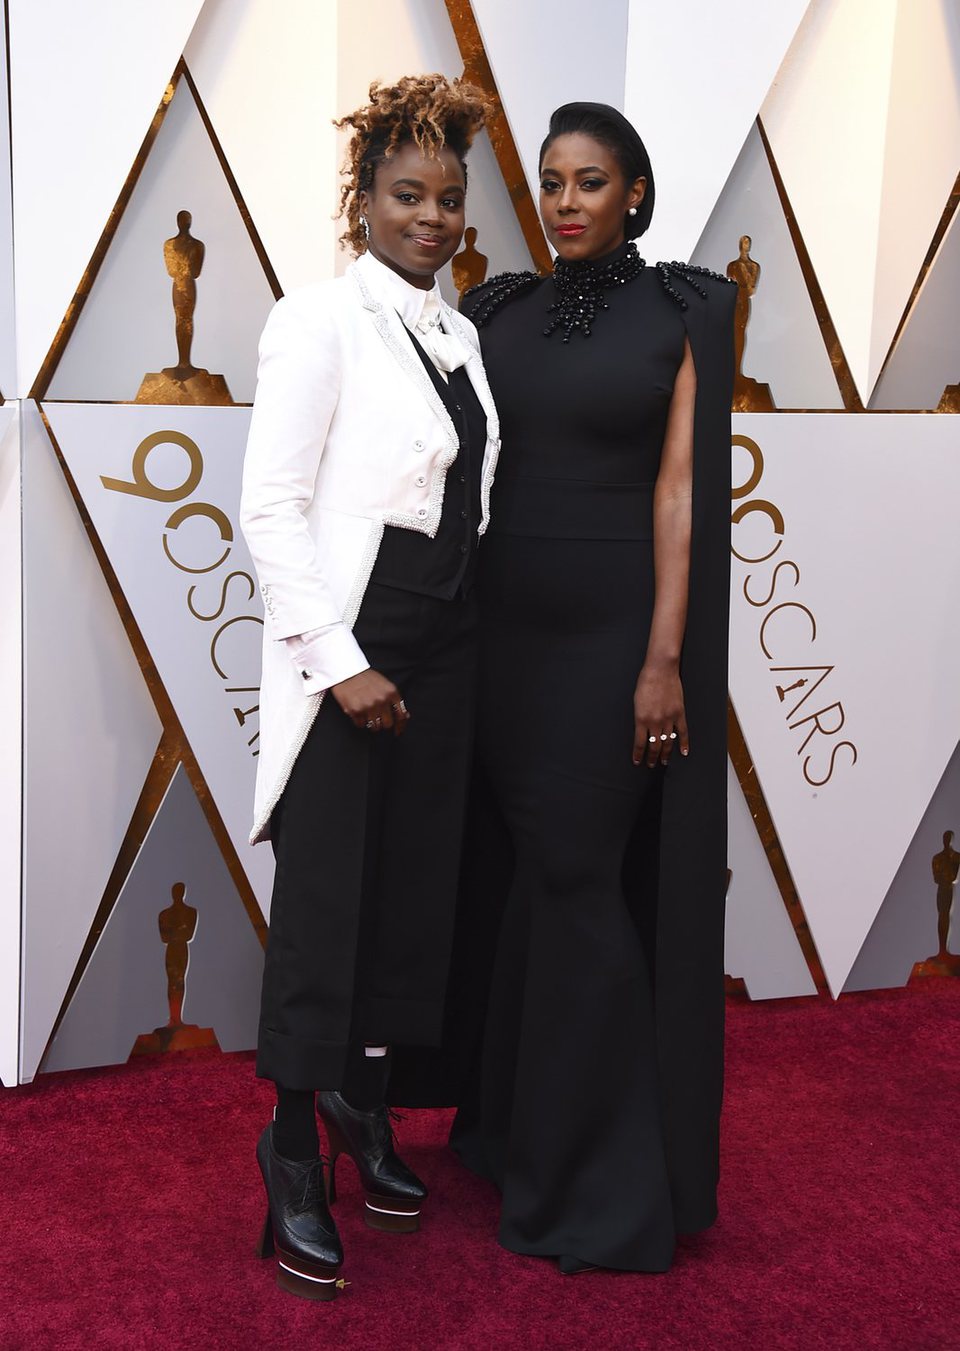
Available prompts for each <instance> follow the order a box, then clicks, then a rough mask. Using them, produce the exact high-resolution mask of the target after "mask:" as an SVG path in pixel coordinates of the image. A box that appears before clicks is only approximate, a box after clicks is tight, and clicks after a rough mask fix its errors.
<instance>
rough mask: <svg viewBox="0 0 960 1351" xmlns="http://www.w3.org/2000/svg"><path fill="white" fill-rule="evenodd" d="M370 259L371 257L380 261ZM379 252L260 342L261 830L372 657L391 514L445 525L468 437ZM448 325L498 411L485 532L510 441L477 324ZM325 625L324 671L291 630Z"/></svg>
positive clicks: (488, 453)
mask: <svg viewBox="0 0 960 1351" xmlns="http://www.w3.org/2000/svg"><path fill="white" fill-rule="evenodd" d="M371 264H372V266H371ZM378 267H379V265H378V264H376V263H375V261H374V260H369V259H366V258H365V257H361V258H359V259H358V260H357V261H356V262H355V263H352V264H351V266H350V267H349V268H348V269H347V272H346V273H345V275H344V276H342V277H339V278H337V279H336V280H334V281H326V282H320V283H317V284H316V285H313V286H308V287H305V288H304V289H303V290H300V291H297V292H295V293H293V294H291V295H288V296H285V297H284V298H283V299H282V300H280V301H279V302H278V303H277V305H276V306H275V307H274V309H273V310H272V312H271V314H270V317H269V318H268V320H267V324H266V327H265V328H264V331H263V336H262V337H261V340H260V364H259V369H258V375H257V393H256V399H255V402H254V406H253V415H252V419H251V423H250V434H249V438H248V441H247V451H246V458H245V461H244V470H243V491H242V496H241V504H240V524H241V528H242V529H243V533H244V535H245V537H246V540H247V544H248V545H249V548H250V553H251V555H252V558H253V562H254V564H255V566H256V569H257V574H258V577H259V581H260V591H261V594H262V596H263V603H264V608H265V611H266V616H265V623H264V642H263V670H262V679H261V689H260V756H259V761H258V769H257V787H256V799H255V805H254V824H253V831H252V834H251V837H250V838H251V843H254V844H256V843H257V842H258V841H260V840H264V839H266V838H268V835H269V826H270V814H271V812H272V811H273V808H274V806H275V805H276V803H277V802H278V800H279V798H280V795H281V793H282V792H283V789H284V787H285V785H286V782H287V779H288V778H289V776H290V771H291V769H292V768H293V765H294V762H295V760H296V757H297V755H298V753H299V751H300V748H301V747H302V745H303V743H304V741H305V740H306V736H307V733H308V731H309V730H310V726H311V724H312V723H313V720H314V718H315V717H316V715H317V712H318V710H319V707H320V703H321V701H322V699H323V696H324V693H325V691H326V689H328V688H329V687H330V686H331V685H334V684H336V683H337V682H338V681H340V680H343V679H346V678H347V676H349V675H352V674H354V673H355V672H357V671H359V670H362V669H363V668H364V667H365V666H366V665H367V663H366V661H365V660H364V659H363V654H362V653H361V652H360V649H359V647H358V646H357V643H356V640H355V639H354V637H353V634H352V632H351V629H352V626H353V623H354V621H355V620H356V617H357V613H358V611H359V609H360V603H361V601H362V600H363V594H364V591H365V589H366V586H367V582H368V580H369V577H370V573H371V571H372V569H373V565H374V562H375V561H376V557H377V551H378V549H379V547H380V541H381V539H382V537H383V529H384V526H385V525H393V526H399V527H401V528H403V529H407V530H419V531H421V532H422V533H424V534H426V535H430V536H431V537H432V536H434V535H435V534H436V531H437V527H438V525H439V523H440V512H441V508H442V506H443V491H444V481H445V478H446V472H447V469H448V467H449V466H450V465H451V464H452V463H453V461H454V459H455V458H456V454H457V450H458V438H457V433H456V431H455V429H454V426H453V423H452V421H451V419H450V416H449V414H448V413H447V410H446V408H445V407H444V404H443V401H442V399H441V398H440V397H439V395H438V394H437V391H436V389H435V388H434V386H433V384H432V383H431V381H430V378H429V376H428V374H427V372H426V370H425V369H424V367H423V364H422V362H421V361H420V359H419V358H418V356H417V354H416V352H415V351H414V349H413V346H412V344H411V341H410V337H409V335H408V333H407V331H406V330H405V328H404V326H403V322H402V320H401V319H400V316H399V315H398V314H397V312H396V310H395V309H393V308H392V306H391V305H390V304H389V303H385V302H384V301H383V300H382V299H378V296H377V283H378V280H379V278H378V275H377V271H378ZM441 326H442V327H443V329H444V330H445V331H447V332H451V333H453V334H455V335H456V336H457V337H458V338H460V340H461V341H462V342H463V343H464V345H465V346H466V348H467V350H468V351H469V353H470V356H469V360H468V361H467V364H466V371H467V374H468V376H469V378H470V381H471V383H472V384H473V387H474V389H475V390H476V392H477V396H478V398H479V399H480V402H481V404H482V405H483V408H484V411H485V412H486V415H487V443H486V447H485V451H484V459H483V471H482V479H481V507H482V514H481V522H480V526H479V533H480V534H481V535H482V534H483V533H484V531H485V530H486V528H487V522H488V520H489V503H490V488H491V485H492V483H493V475H494V470H495V467H496V462H497V455H498V453H499V449H500V439H499V424H498V421H497V414H496V409H495V407H494V403H493V399H492V397H491V395H490V389H489V386H488V385H487V380H486V376H485V374H484V369H483V363H482V361H481V359H480V347H479V342H478V339H477V334H476V329H475V328H474V327H473V325H472V324H471V323H470V321H469V320H468V319H465V318H464V317H463V316H462V315H459V314H457V312H456V311H455V310H453V309H451V308H450V306H449V305H446V304H442V305H441ZM316 629H324V630H326V632H325V633H324V634H323V636H322V639H321V641H320V643H319V649H320V650H319V661H318V659H317V650H318V644H317V642H316V641H312V642H311V644H310V648H311V652H312V653H313V658H312V667H313V669H311V670H306V669H305V668H303V667H301V668H299V669H298V665H297V663H296V661H295V660H294V659H292V657H291V654H290V652H289V650H288V647H287V644H286V643H285V642H284V639H286V638H289V637H292V636H294V635H298V634H303V633H307V632H310V631H313V630H316Z"/></svg>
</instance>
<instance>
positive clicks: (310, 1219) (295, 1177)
mask: <svg viewBox="0 0 960 1351" xmlns="http://www.w3.org/2000/svg"><path fill="white" fill-rule="evenodd" d="M257 1163H258V1164H259V1165H260V1172H261V1173H262V1174H263V1185H264V1187H265V1188H266V1191H267V1218H266V1220H265V1222H264V1226H263V1234H262V1236H261V1238H260V1242H259V1244H258V1246H257V1255H258V1256H259V1257H273V1255H274V1253H276V1257H277V1285H279V1286H280V1288H281V1290H288V1291H289V1292H290V1294H291V1295H300V1296H302V1298H304V1299H334V1298H335V1297H336V1294H337V1291H338V1290H339V1289H340V1288H341V1286H342V1284H343V1282H342V1281H340V1280H339V1279H338V1278H339V1276H340V1266H341V1263H342V1262H343V1248H342V1247H341V1246H340V1237H339V1235H338V1234H337V1226H336V1225H335V1224H334V1222H333V1218H332V1216H331V1214H330V1211H329V1210H328V1208H327V1202H326V1199H325V1197H324V1194H323V1162H322V1160H321V1159H308V1160H306V1161H305V1162H301V1161H298V1160H295V1159H284V1158H281V1156H280V1155H279V1154H278V1153H277V1151H276V1149H275V1148H274V1145H273V1122H271V1123H270V1125H269V1126H268V1127H267V1128H266V1130H265V1131H264V1132H263V1134H262V1135H261V1136H260V1139H259V1140H258V1142H257Z"/></svg>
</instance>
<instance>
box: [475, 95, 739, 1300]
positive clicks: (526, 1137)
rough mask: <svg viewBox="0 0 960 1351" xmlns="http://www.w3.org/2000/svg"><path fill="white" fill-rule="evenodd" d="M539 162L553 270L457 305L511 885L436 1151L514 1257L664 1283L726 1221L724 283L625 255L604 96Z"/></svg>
mask: <svg viewBox="0 0 960 1351" xmlns="http://www.w3.org/2000/svg"><path fill="white" fill-rule="evenodd" d="M540 164H541V189H540V199H541V213H542V216H543V221H544V226H545V229H546V231H547V236H548V238H549V240H550V242H551V243H552V244H553V245H554V247H555V248H556V250H557V252H558V254H559V260H558V262H557V265H556V269H555V271H554V274H553V276H552V277H548V278H537V277H535V276H533V275H532V274H508V275H505V276H501V277H497V278H494V279H493V280H491V281H490V282H487V283H485V284H484V285H482V286H481V287H479V288H476V289H475V290H474V291H473V292H471V293H470V294H469V296H468V297H467V299H466V302H465V305H464V308H465V311H466V313H467V314H468V315H470V316H471V317H472V318H473V320H474V322H475V323H476V324H477V325H478V327H479V328H480V330H481V342H482V348H483V355H484V360H485V363H486V367H487V371H488V376H489V380H490V384H491V387H492V390H493V394H494V398H495V400H496V403H497V406H498V408H499V411H500V418H501V428H502V443H503V449H502V455H501V459H500V472H499V475H498V479H497V484H496V488H495V491H494V497H493V506H492V513H491V528H490V533H489V535H488V537H487V540H486V541H485V544H484V549H483V553H482V557H481V568H480V572H481V577H480V586H481V603H482V607H483V609H482V614H483V628H482V633H483V646H484V655H483V665H482V679H481V707H480V724H479V742H478V745H479V759H480V765H481V770H482V772H483V773H484V775H485V776H486V777H487V778H488V779H489V782H490V784H491V785H492V789H493V794H494V798H495V800H496V804H497V806H498V808H499V810H500V812H501V813H502V815H503V818H504V820H505V822H506V825H507V827H508V830H509V834H510V838H511V842H512V850H513V874H512V885H511V886H510V888H509V896H508V900H507V903H506V908H505V912H504V917H503V923H502V928H501V931H500V939H499V947H498V951H497V956H496V961H495V966H494V974H493V980H492V986H491V990H490V998H489V1008H488V1015H487V1022H486V1032H485V1044H484V1052H483V1069H482V1075H481V1082H480V1092H479V1098H480V1104H479V1112H478V1113H476V1114H471V1113H469V1112H468V1111H467V1109H466V1108H464V1109H462V1110H461V1116H460V1119H459V1121H458V1125H457V1128H456V1130H455V1134H454V1143H455V1147H456V1148H457V1149H458V1151H459V1153H460V1154H461V1157H462V1158H463V1159H464V1160H465V1161H466V1162H467V1163H468V1164H469V1165H470V1166H472V1167H473V1168H475V1169H476V1170H478V1171H480V1172H482V1173H484V1174H485V1175H487V1176H489V1177H491V1178H492V1179H493V1180H494V1181H495V1182H496V1183H497V1185H498V1186H499V1187H500V1188H501V1190H502V1193H503V1208H502V1217H501V1226H500V1239H501V1242H502V1243H503V1244H504V1245H505V1246H506V1247H507V1248H510V1249H512V1250H513V1251H515V1252H520V1253H529V1254H536V1255H540V1256H553V1257H556V1258H558V1259H559V1262H560V1269H561V1271H564V1272H569V1273H573V1272H576V1271H582V1270H585V1269H588V1268H590V1267H593V1266H603V1267H611V1268H619V1269H626V1270H642V1271H661V1270H664V1269H665V1268H667V1267H668V1266H669V1265H670V1262H671V1259H672V1255H673V1250H674V1241H675V1235H676V1233H677V1232H678V1231H688V1232H689V1231H694V1230H698V1229H702V1228H705V1227H706V1226H708V1225H709V1224H711V1223H712V1222H713V1220H714V1218H715V1214H716V1182H717V1152H718V1151H717V1137H718V1118H719V1108H720V1097H721V1078H722V1019H723V965H722V957H723V954H722V939H723V903H724V892H725V882H726V877H725V869H726V859H725V828H726V795H725V794H726V777H725V776H726V763H725V746H726V631H727V605H728V594H727V592H728V531H729V500H730V499H729V461H730V440H729V409H730V398H731V386H732V377H733V364H732V350H733V348H732V315H733V306H734V297H735V294H736V292H735V289H734V287H733V286H732V285H730V284H729V283H728V282H727V281H726V279H724V278H720V277H716V276H715V275H714V274H712V273H707V272H705V271H704V270H702V269H698V268H692V267H685V266H681V265H679V264H658V265H657V267H645V266H644V264H643V261H642V259H640V258H639V256H638V255H637V252H636V249H635V247H634V245H633V242H632V237H634V236H636V235H639V234H640V233H642V231H643V230H644V229H645V228H646V225H647V224H648V222H649V220H650V216H651V213H652V209H653V199H654V191H653V177H652V173H651V170H650V165H649V160H648V158H647V155H646V151H645V150H644V148H643V144H642V142H641V141H640V138H639V137H638V136H637V134H636V132H635V131H634V129H633V128H632V127H631V126H630V124H629V123H628V122H627V121H626V120H625V119H624V118H623V117H622V116H621V114H619V113H617V112H616V111H615V110H614V109H612V108H608V107H606V106H605V105H596V104H569V105H566V106H565V107H563V108H561V109H559V110H558V111H557V112H556V113H555V114H554V115H553V117H552V119H551V122H550V131H549V134H548V136H547V139H546V141H545V142H544V146H543V149H542V152H541V159H540ZM677 752H679V753H677ZM469 1116H473V1120H468V1117H469Z"/></svg>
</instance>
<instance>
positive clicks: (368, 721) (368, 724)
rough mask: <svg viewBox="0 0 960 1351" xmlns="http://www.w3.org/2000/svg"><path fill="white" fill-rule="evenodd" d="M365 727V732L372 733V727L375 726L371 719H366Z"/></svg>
mask: <svg viewBox="0 0 960 1351" xmlns="http://www.w3.org/2000/svg"><path fill="white" fill-rule="evenodd" d="M366 726H367V731H368V732H372V731H373V729H374V727H375V726H376V724H375V723H374V721H373V719H372V718H368V719H367V724H366Z"/></svg>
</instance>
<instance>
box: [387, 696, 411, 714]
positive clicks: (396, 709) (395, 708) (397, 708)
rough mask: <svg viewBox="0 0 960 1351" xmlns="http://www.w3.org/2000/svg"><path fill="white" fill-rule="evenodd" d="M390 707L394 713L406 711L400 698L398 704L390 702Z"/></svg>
mask: <svg viewBox="0 0 960 1351" xmlns="http://www.w3.org/2000/svg"><path fill="white" fill-rule="evenodd" d="M390 707H391V708H392V709H393V711H394V713H406V711H407V706H406V704H405V703H404V702H403V700H402V699H401V700H400V702H399V704H391V705H390Z"/></svg>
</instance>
